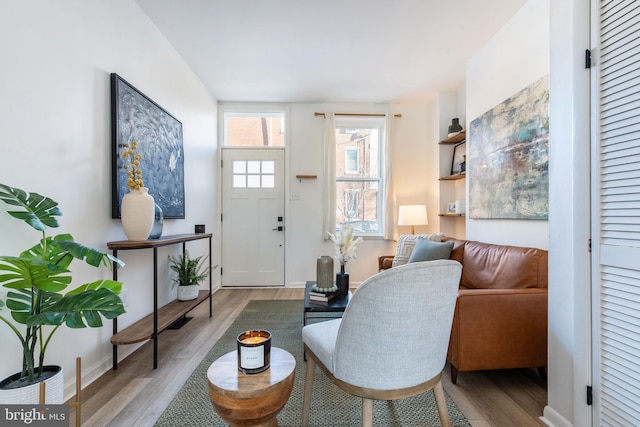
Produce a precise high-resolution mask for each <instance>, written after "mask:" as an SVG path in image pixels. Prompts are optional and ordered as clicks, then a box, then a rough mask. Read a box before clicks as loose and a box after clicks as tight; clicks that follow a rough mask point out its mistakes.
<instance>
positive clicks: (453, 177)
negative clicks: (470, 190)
mask: <svg viewBox="0 0 640 427" xmlns="http://www.w3.org/2000/svg"><path fill="white" fill-rule="evenodd" d="M466 177H467V175H466V174H464V173H457V174H455V175H449V176H443V177H442V178H440V179H439V180H440V181H455V180H458V179H465V178H466Z"/></svg>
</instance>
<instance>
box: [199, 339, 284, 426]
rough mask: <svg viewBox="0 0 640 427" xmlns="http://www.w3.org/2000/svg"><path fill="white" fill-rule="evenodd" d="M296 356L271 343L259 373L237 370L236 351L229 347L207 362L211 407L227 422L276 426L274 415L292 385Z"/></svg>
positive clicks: (236, 424)
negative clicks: (268, 358)
mask: <svg viewBox="0 0 640 427" xmlns="http://www.w3.org/2000/svg"><path fill="white" fill-rule="evenodd" d="M295 369H296V360H295V359H294V358H293V356H292V355H291V354H290V353H289V352H287V351H285V350H283V349H281V348H277V347H271V363H270V366H269V369H267V370H266V371H264V372H260V373H259V374H243V373H242V372H240V371H239V370H238V352H237V351H231V352H229V353H227V354H225V355H224V356H222V357H220V358H219V359H217V360H216V361H215V362H213V363H212V364H211V366H209V370H208V371H207V379H208V380H209V397H211V403H212V404H213V408H214V409H215V411H216V412H217V413H218V415H220V417H221V418H222V419H223V420H225V421H226V422H228V423H229V424H230V425H231V426H265V427H267V426H277V425H278V421H277V419H276V415H277V414H278V412H280V410H281V409H282V408H283V407H284V405H285V403H287V400H288V399H289V395H291V390H292V389H293V378H294V373H295Z"/></svg>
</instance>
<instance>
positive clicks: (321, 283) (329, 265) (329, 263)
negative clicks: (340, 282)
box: [316, 255, 333, 290]
mask: <svg viewBox="0 0 640 427" xmlns="http://www.w3.org/2000/svg"><path fill="white" fill-rule="evenodd" d="M316 286H317V287H318V288H319V289H327V290H328V289H331V288H333V258H332V257H330V256H327V255H323V256H321V257H318V260H317V261H316Z"/></svg>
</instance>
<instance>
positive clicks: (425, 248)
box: [409, 238, 453, 262]
mask: <svg viewBox="0 0 640 427" xmlns="http://www.w3.org/2000/svg"><path fill="white" fill-rule="evenodd" d="M452 250H453V242H432V241H430V240H426V239H423V238H419V239H418V240H417V241H416V246H415V248H413V252H411V256H410V257H409V262H422V261H433V260H436V259H449V256H451V251H452Z"/></svg>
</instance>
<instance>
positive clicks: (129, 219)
mask: <svg viewBox="0 0 640 427" xmlns="http://www.w3.org/2000/svg"><path fill="white" fill-rule="evenodd" d="M148 192H149V189H148V188H146V187H142V188H140V189H139V190H130V191H129V192H128V193H127V194H125V195H124V197H123V198H122V206H121V209H120V211H121V219H122V228H123V229H124V234H126V235H127V239H129V240H147V237H149V234H150V233H151V228H152V227H153V221H154V219H155V202H154V200H153V197H152V196H151V195H150V194H149V193H148Z"/></svg>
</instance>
